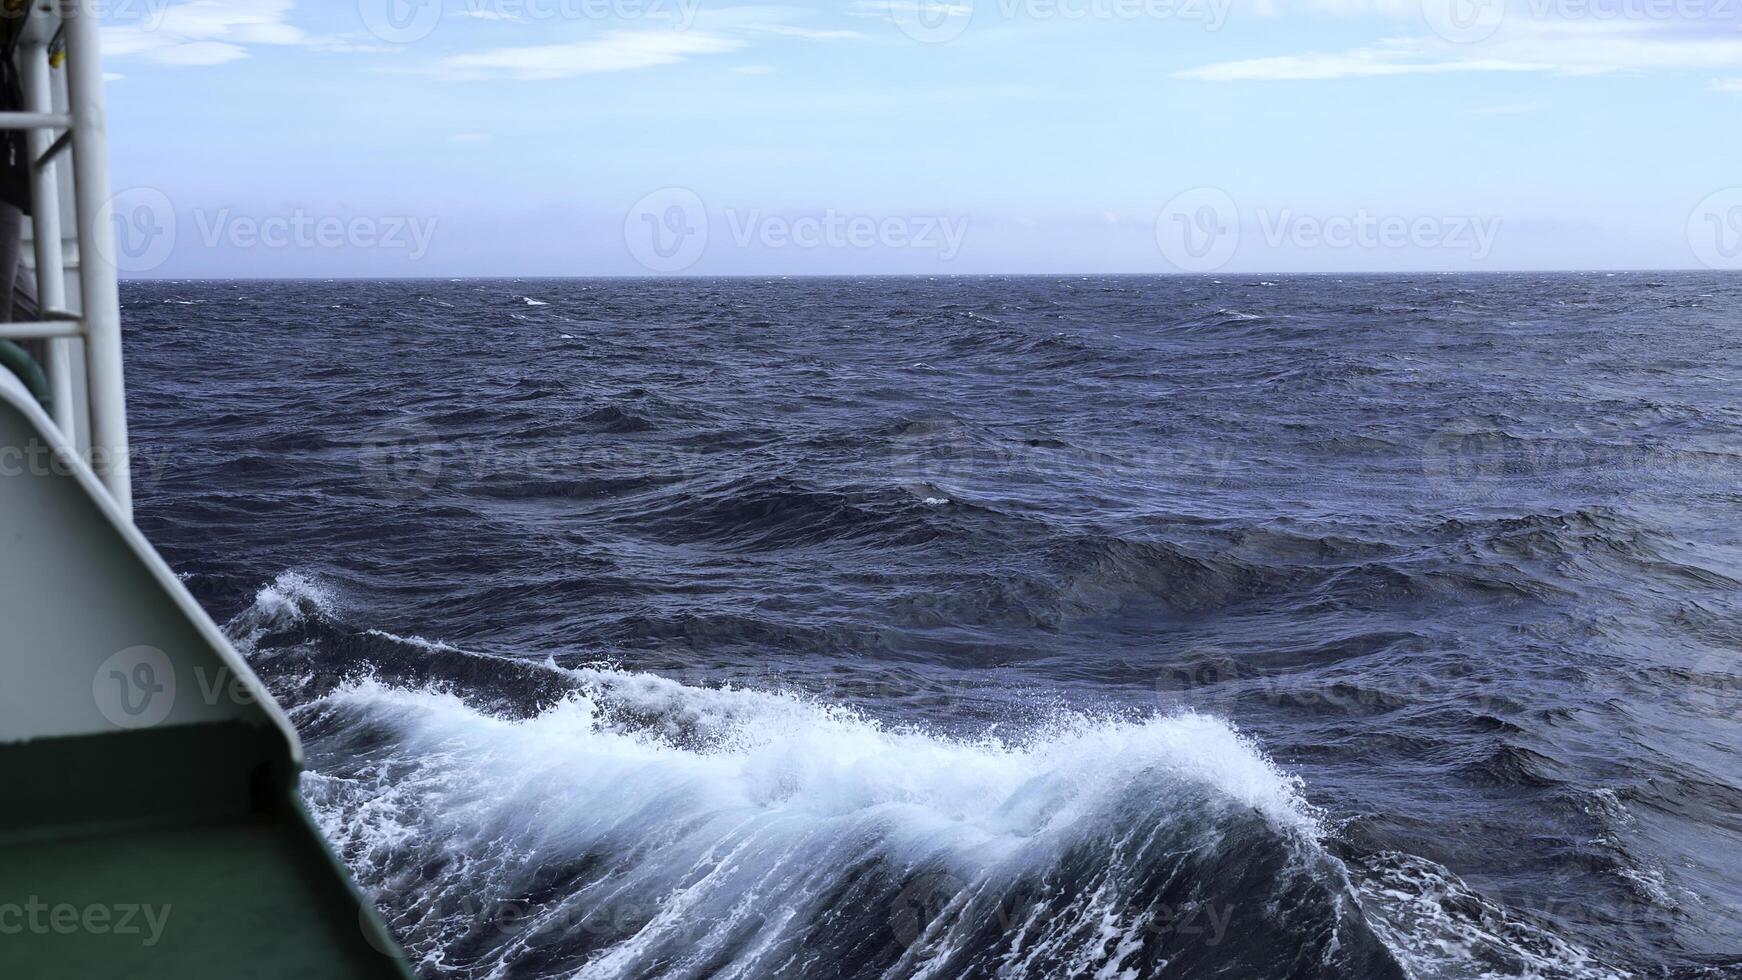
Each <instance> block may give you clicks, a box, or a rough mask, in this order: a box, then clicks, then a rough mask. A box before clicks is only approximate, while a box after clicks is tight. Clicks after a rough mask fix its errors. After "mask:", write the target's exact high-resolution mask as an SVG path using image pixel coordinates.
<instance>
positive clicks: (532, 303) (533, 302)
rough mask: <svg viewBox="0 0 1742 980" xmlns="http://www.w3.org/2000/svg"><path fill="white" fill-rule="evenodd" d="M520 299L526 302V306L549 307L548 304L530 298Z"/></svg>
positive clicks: (523, 297)
mask: <svg viewBox="0 0 1742 980" xmlns="http://www.w3.org/2000/svg"><path fill="white" fill-rule="evenodd" d="M520 298H521V299H523V300H525V301H526V305H527V306H549V305H550V304H549V303H546V302H545V301H544V300H542V299H533V298H532V297H531V296H522V297H520Z"/></svg>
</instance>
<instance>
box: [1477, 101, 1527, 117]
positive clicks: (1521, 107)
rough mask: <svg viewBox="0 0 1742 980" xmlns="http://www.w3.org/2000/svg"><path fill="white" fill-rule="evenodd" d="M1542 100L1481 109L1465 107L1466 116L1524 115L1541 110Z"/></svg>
mask: <svg viewBox="0 0 1742 980" xmlns="http://www.w3.org/2000/svg"><path fill="white" fill-rule="evenodd" d="M1542 107H1543V104H1542V103H1541V102H1518V103H1514V104H1511V105H1490V106H1483V107H1481V108H1479V109H1465V110H1464V115H1466V116H1522V115H1525V114H1526V113H1531V112H1539V111H1541V109H1542Z"/></svg>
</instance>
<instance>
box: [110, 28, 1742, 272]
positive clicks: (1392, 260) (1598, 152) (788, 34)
mask: <svg viewBox="0 0 1742 980" xmlns="http://www.w3.org/2000/svg"><path fill="white" fill-rule="evenodd" d="M921 3H923V4H924V5H925V6H923V7H921V6H919V4H921ZM1424 4H1426V5H1427V8H1426V9H1424V6H1423V5H1424ZM1454 4H1455V5H1456V6H1447V5H1454ZM1503 4H1504V5H1503ZM1435 5H1438V6H1437V7H1436V6H1435ZM108 6H109V8H110V15H109V19H110V27H109V29H108V32H107V37H106V41H107V51H106V65H105V67H106V70H107V71H108V72H109V73H110V74H111V82H110V86H109V90H108V97H109V100H110V115H111V128H112V147H111V150H112V154H113V158H114V169H115V177H114V182H115V186H116V188H117V189H119V190H123V191H124V193H123V195H122V197H123V204H124V207H123V208H122V210H123V213H124V214H127V215H131V216H133V219H134V224H135V226H136V228H146V227H149V226H151V225H152V220H150V219H154V218H163V219H166V220H160V221H157V222H156V223H157V225H158V226H162V225H164V224H166V223H171V222H172V223H173V226H174V229H175V235H174V239H173V242H172V243H170V244H169V245H167V246H165V245H164V242H163V240H162V239H161V238H160V239H159V240H157V241H155V242H153V243H152V244H153V245H154V246H155V247H152V248H145V247H143V246H141V247H138V248H135V249H133V250H132V252H131V254H132V255H133V259H132V260H131V263H129V261H127V260H124V261H123V265H124V267H125V266H127V265H129V264H131V265H132V266H133V267H132V268H130V269H125V270H124V271H126V272H127V273H128V274H131V275H156V276H232V275H236V276H378V275H380V276H474V275H479V276H481V275H527V276H533V275H544V276H568V275H575V276H579V275H617V274H625V275H634V274H649V273H663V272H681V273H687V274H738V273H785V274H805V273H819V274H835V273H846V274H853V273H881V272H912V273H931V274H951V273H977V272H1101V271H1108V272H1168V271H1180V270H1183V271H1200V272H1220V271H1228V272H1262V271H1275V272H1290V271H1383V270H1417V269H1447V270H1464V269H1478V270H1480V269H1490V270H1505V269H1519V268H1527V269H1558V268H1565V269H1582V268H1602V269H1616V268H1700V267H1705V266H1718V267H1727V268H1742V190H1738V189H1737V188H1742V29H1739V27H1742V19H1739V17H1738V14H1737V11H1738V9H1742V3H1738V2H1737V0H1624V2H1622V0H1602V2H1601V3H1596V2H1593V0H1419V2H1418V0H1305V2H1290V0H1264V2H1252V0H839V2H834V3H829V4H819V5H792V6H755V5H749V4H745V3H734V2H718V0H448V2H447V3H446V4H445V5H444V4H442V3H438V2H436V0H427V3H420V2H418V0H360V2H359V0H318V2H317V0H171V2H167V3H166V2H163V0H112V2H110V3H109V4H108ZM146 212H151V213H149V214H147V213H146ZM123 230H124V231H125V230H126V228H124V229H123ZM124 246H125V243H124Z"/></svg>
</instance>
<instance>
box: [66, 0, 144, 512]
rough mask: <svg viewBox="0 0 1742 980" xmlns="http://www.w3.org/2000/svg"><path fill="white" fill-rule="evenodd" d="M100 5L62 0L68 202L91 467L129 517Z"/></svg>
mask: <svg viewBox="0 0 1742 980" xmlns="http://www.w3.org/2000/svg"><path fill="white" fill-rule="evenodd" d="M97 5H98V0H64V5H63V8H62V9H63V11H64V12H65V14H66V23H65V28H64V30H65V35H64V36H65V38H66V50H67V60H66V71H67V102H68V111H69V113H70V114H71V115H72V117H73V128H72V133H73V203H74V210H75V213H76V214H77V221H76V223H75V228H77V231H78V239H79V292H80V294H81V296H80V299H81V304H80V316H81V318H82V319H83V320H84V323H85V361H86V365H87V368H88V370H89V377H90V388H91V392H90V395H91V466H92V469H94V470H96V472H97V475H98V476H99V477H101V478H102V480H103V484H104V486H106V487H108V489H109V495H110V496H111V497H113V498H115V504H116V506H117V507H119V508H120V510H121V514H122V515H123V516H124V517H126V518H127V519H128V520H132V518H133V478H132V473H131V470H130V468H129V465H128V447H127V387H126V379H125V377H124V375H123V372H122V369H121V289H120V284H119V282H118V281H117V278H116V276H117V271H116V253H115V227H114V223H113V221H112V220H111V212H112V210H113V208H114V202H113V198H112V197H111V195H110V190H109V161H108V159H107V154H108V140H107V138H106V130H107V129H108V120H107V118H106V117H105V115H104V112H103V65H102V61H101V58H100V56H99V54H98V49H97V30H98V22H97Z"/></svg>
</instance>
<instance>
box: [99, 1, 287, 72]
mask: <svg viewBox="0 0 1742 980" xmlns="http://www.w3.org/2000/svg"><path fill="white" fill-rule="evenodd" d="M292 2H293V0H187V2H185V3H178V4H174V5H171V6H167V7H164V8H162V9H161V10H157V11H155V12H154V13H151V14H149V15H148V16H147V18H146V19H144V20H141V21H138V22H123V23H111V24H109V25H107V26H105V27H104V28H103V54H104V56H105V57H109V58H117V59H121V58H140V59H143V60H146V61H153V62H156V63H158V64H163V65H184V66H186V65H221V64H225V63H227V62H231V61H236V60H238V59H241V58H246V57H247V56H248V49H249V48H250V47H253V46H255V45H262V44H265V45H294V44H305V43H308V41H309V36H308V35H307V34H306V33H304V32H303V30H302V29H301V28H298V27H295V26H292V25H291V24H289V23H287V22H286V20H285V17H286V15H288V14H289V13H290V8H291V5H292ZM147 7H149V5H147Z"/></svg>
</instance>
